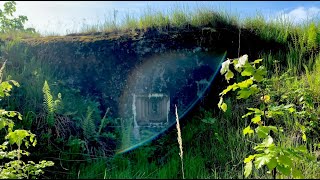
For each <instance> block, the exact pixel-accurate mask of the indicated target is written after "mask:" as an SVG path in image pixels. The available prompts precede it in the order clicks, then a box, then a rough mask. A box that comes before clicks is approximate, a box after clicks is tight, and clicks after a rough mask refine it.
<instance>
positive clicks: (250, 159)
mask: <svg viewBox="0 0 320 180" xmlns="http://www.w3.org/2000/svg"><path fill="white" fill-rule="evenodd" d="M255 157H256V154H254V155H249V157H247V158H245V159H244V161H243V162H244V163H248V162H250V161H252V160H253V159H254V158H255Z"/></svg>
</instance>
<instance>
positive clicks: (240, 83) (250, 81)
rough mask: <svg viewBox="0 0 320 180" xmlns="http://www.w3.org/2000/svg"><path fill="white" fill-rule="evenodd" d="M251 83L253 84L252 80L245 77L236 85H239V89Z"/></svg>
mask: <svg viewBox="0 0 320 180" xmlns="http://www.w3.org/2000/svg"><path fill="white" fill-rule="evenodd" d="M252 84H253V80H252V79H247V80H244V81H242V82H239V83H238V84H237V85H238V86H239V88H240V89H244V88H247V87H249V86H250V85H252Z"/></svg>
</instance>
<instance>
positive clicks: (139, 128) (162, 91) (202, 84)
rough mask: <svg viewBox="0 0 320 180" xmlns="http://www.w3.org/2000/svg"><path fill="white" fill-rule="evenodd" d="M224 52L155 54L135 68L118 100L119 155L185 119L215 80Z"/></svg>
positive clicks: (224, 55)
mask: <svg viewBox="0 0 320 180" xmlns="http://www.w3.org/2000/svg"><path fill="white" fill-rule="evenodd" d="M225 57H226V52H224V53H220V54H218V53H216V54H212V53H207V52H198V53H194V52H189V53H168V54H164V55H157V56H153V57H151V58H149V59H146V60H144V61H143V62H142V63H141V64H140V65H139V66H137V67H135V68H133V70H132V71H131V73H130V74H129V76H128V78H127V81H126V83H127V84H126V87H125V88H124V90H123V92H122V94H121V97H120V101H119V105H118V107H119V112H120V113H119V114H120V115H121V117H120V118H121V130H120V131H121V135H122V139H121V146H120V148H119V149H118V150H117V153H118V154H121V153H125V152H128V151H130V150H133V149H135V148H137V147H139V146H141V145H143V144H145V143H146V142H149V141H151V140H153V139H155V138H156V137H158V136H159V135H160V134H162V133H164V132H165V131H166V130H167V129H169V128H170V127H172V126H173V125H174V124H175V123H176V122H175V113H174V112H175V110H174V106H175V105H177V107H178V113H179V116H180V118H181V119H182V118H183V117H184V116H185V115H186V114H187V113H188V112H189V111H190V110H191V109H192V108H193V107H194V106H195V104H197V103H198V102H199V100H200V99H201V98H202V97H203V95H204V94H205V92H206V91H207V89H208V88H209V87H210V85H211V83H212V82H213V80H214V78H215V76H216V74H217V72H218V70H219V68H220V66H221V63H222V61H223V60H224V59H225Z"/></svg>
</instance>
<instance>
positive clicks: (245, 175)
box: [244, 161, 252, 178]
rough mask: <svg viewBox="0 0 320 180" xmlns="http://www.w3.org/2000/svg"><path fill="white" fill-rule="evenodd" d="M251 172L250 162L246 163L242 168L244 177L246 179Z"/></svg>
mask: <svg viewBox="0 0 320 180" xmlns="http://www.w3.org/2000/svg"><path fill="white" fill-rule="evenodd" d="M251 171H252V161H250V162H248V163H246V165H245V166H244V177H246V178H247V177H248V176H249V175H250V174H251Z"/></svg>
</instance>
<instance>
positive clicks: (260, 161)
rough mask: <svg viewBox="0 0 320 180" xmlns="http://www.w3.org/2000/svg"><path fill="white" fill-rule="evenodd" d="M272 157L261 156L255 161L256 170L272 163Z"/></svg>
mask: <svg viewBox="0 0 320 180" xmlns="http://www.w3.org/2000/svg"><path fill="white" fill-rule="evenodd" d="M270 159H271V157H270V155H261V156H259V157H257V158H256V159H255V161H254V166H255V168H256V169H260V168H261V167H262V166H263V165H266V164H267V163H268V162H269V161H270Z"/></svg>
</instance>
